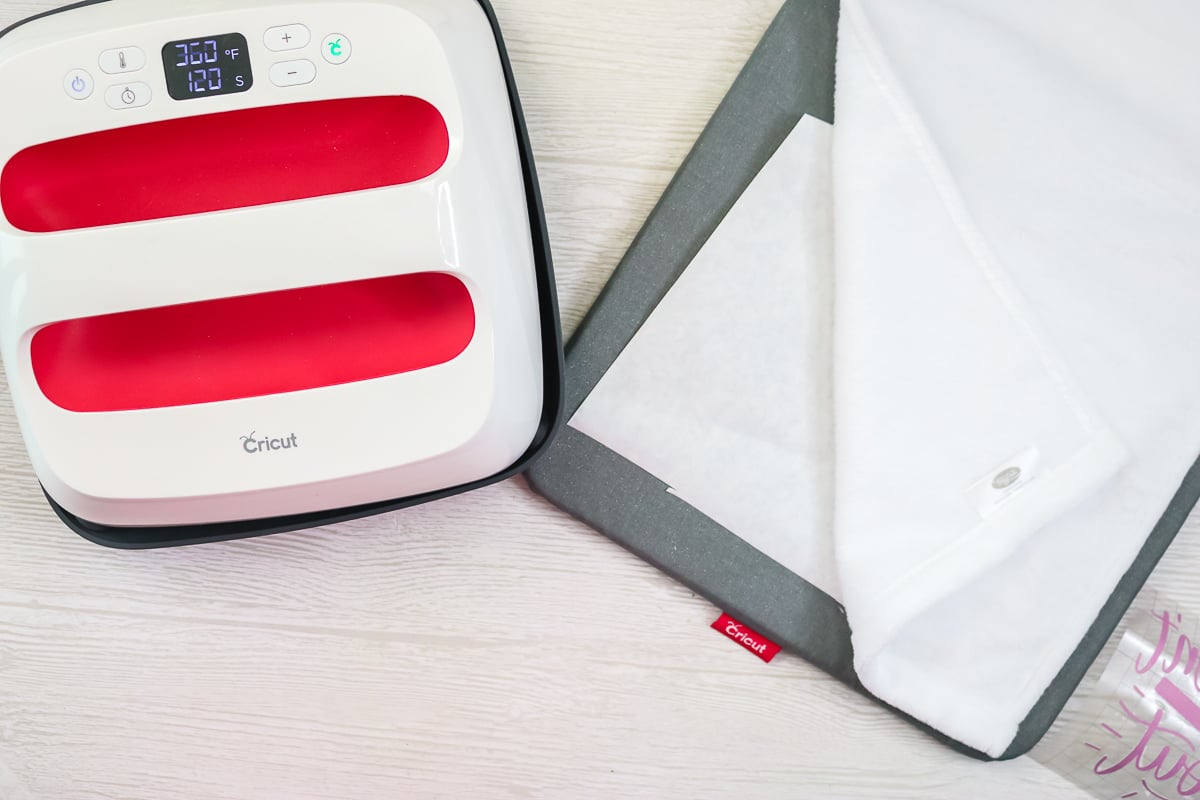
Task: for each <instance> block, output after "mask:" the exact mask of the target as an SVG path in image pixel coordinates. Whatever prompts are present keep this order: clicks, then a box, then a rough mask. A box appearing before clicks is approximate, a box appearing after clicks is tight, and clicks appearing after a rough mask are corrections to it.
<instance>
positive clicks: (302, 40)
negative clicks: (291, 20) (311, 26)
mask: <svg viewBox="0 0 1200 800" xmlns="http://www.w3.org/2000/svg"><path fill="white" fill-rule="evenodd" d="M311 39H312V34H310V33H309V32H308V28H306V27H304V26H303V25H299V24H297V25H280V26H278V27H275V28H268V29H267V32H266V33H265V34H263V44H265V45H266V46H267V49H268V50H273V51H274V52H276V53H278V52H280V51H282V50H299V49H300V48H302V47H308V42H309V40H311Z"/></svg>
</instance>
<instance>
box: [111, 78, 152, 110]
mask: <svg viewBox="0 0 1200 800" xmlns="http://www.w3.org/2000/svg"><path fill="white" fill-rule="evenodd" d="M104 102H106V103H108V106H109V108H115V109H118V110H119V109H124V108H141V107H142V106H144V105H148V104H149V103H150V86H149V85H148V84H145V83H129V84H125V85H123V86H110V87H108V91H106V92H105V93H104Z"/></svg>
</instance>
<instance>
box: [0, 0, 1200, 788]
mask: <svg viewBox="0 0 1200 800" xmlns="http://www.w3.org/2000/svg"><path fill="white" fill-rule="evenodd" d="M56 4H57V3H55V2H54V0H0V27H3V26H4V25H6V24H8V23H10V22H13V21H15V20H17V19H20V18H22V17H24V16H27V15H29V14H32V13H35V12H37V11H41V10H44V9H47V8H50V7H52V6H54V5H56ZM778 5H779V0H657V2H654V3H646V2H643V1H642V0H606V1H605V2H593V1H591V0H589V1H586V2H585V0H500V2H498V3H497V6H498V12H499V14H500V17H501V20H502V22H503V24H504V27H505V31H506V34H507V38H508V42H509V45H510V48H511V51H512V55H513V58H514V62H515V69H516V73H517V77H518V80H519V82H520V86H521V90H522V94H523V97H524V101H525V104H526V111H527V114H528V117H529V125H530V129H531V131H532V136H533V140H534V144H535V147H536V150H537V156H538V166H539V168H540V172H541V178H542V184H543V187H544V190H545V196H546V207H547V212H548V215H549V222H550V227H551V233H552V235H553V240H554V245H555V252H556V260H557V267H558V278H559V287H560V297H561V300H562V308H563V316H564V325H565V327H566V328H567V330H568V332H569V331H571V330H573V329H574V327H575V326H576V324H577V323H578V321H579V320H580V319H581V317H582V315H583V314H584V312H585V311H586V310H587V308H588V305H589V304H590V303H591V301H592V300H593V299H594V298H595V296H596V294H597V293H598V292H599V290H600V288H601V287H602V285H603V284H604V282H605V280H606V279H607V277H608V275H609V273H610V272H611V270H612V268H613V267H614V266H615V265H616V263H617V261H618V259H619V257H620V256H621V254H622V252H623V251H624V249H625V248H626V247H627V245H628V244H629V242H630V240H631V238H632V237H633V235H634V234H635V233H636V231H637V229H638V227H639V226H640V225H641V223H642V220H643V219H644V218H645V216H646V214H647V213H648V212H649V210H650V208H651V207H652V205H653V203H654V202H655V200H656V199H657V197H658V196H659V194H660V193H661V191H662V190H663V188H664V187H665V186H666V184H667V181H668V180H669V179H670V177H671V175H672V173H673V172H674V170H675V168H676V167H677V166H678V164H679V163H680V161H681V160H682V158H683V156H684V155H685V154H686V152H687V150H688V148H689V147H690V145H691V144H692V142H693V141H694V140H695V137H696V136H697V134H698V133H699V131H700V129H701V127H702V126H703V124H704V122H705V120H706V119H707V118H708V116H709V115H710V114H711V112H712V110H713V109H714V107H715V106H716V103H717V102H718V101H719V100H720V98H721V96H722V95H723V93H724V92H725V90H726V88H727V87H728V85H729V83H730V81H731V80H732V79H733V77H734V76H735V74H736V73H737V70H738V69H739V67H740V66H741V64H742V63H743V62H744V60H745V59H746V57H747V56H748V55H749V53H750V51H751V49H752V47H753V45H754V43H755V42H756V41H757V39H758V37H759V36H760V35H761V33H762V32H763V30H764V29H765V28H766V26H767V24H768V22H769V21H770V19H771V17H772V16H773V14H774V12H775V11H776V9H777V7H778ZM16 111H17V110H16V109H10V108H4V107H3V106H2V105H0V124H3V115H5V114H8V113H14V112H16ZM21 113H25V112H21ZM2 393H3V395H4V396H3V398H0V800H30V799H33V800H85V799H86V800H143V799H145V800H162V799H163V798H183V799H184V800H198V799H204V798H255V799H258V798H272V799H273V798H287V799H288V800H317V799H318V798H320V799H321V800H344V799H345V798H409V797H413V798H425V797H430V798H432V797H447V798H460V797H480V798H492V797H496V798H531V797H554V798H558V797H569V798H608V797H686V798H725V797H729V798H734V797H737V798H741V797H762V798H774V797H779V798H785V797H786V798H809V797H811V798H862V797H872V798H912V797H920V798H931V799H933V800H936V799H938V798H956V799H958V798H981V799H986V798H1006V799H1007V798H1013V797H1021V798H1025V800H1038V798H1070V797H1080V796H1082V793H1080V792H1079V791H1078V790H1076V789H1074V788H1073V787H1071V786H1069V785H1068V784H1066V783H1065V782H1064V781H1062V780H1061V779H1059V778H1058V777H1057V776H1055V775H1053V774H1052V773H1050V772H1048V771H1047V770H1045V769H1043V768H1042V767H1041V766H1039V765H1038V764H1036V763H1034V762H1032V761H1030V760H1028V759H1022V760H1020V761H1017V762H1015V763H1010V764H1002V765H985V764H979V763H976V762H972V761H970V760H967V759H965V758H962V757H959V756H956V755H954V754H952V753H950V752H948V751H947V750H945V749H943V748H942V747H940V746H938V745H937V744H935V743H933V742H932V741H931V740H928V739H927V738H926V737H924V736H923V735H921V734H918V733H916V732H914V731H913V730H912V729H911V728H909V727H908V726H907V725H905V724H904V723H902V722H900V721H898V720H897V719H896V718H894V717H892V716H891V715H889V714H887V713H885V712H883V711H881V710H879V709H878V708H876V707H874V706H873V705H871V704H869V703H867V702H866V701H864V700H862V699H860V698H858V697H857V696H855V695H853V694H851V693H850V692H849V691H847V690H845V689H843V688H842V687H841V686H840V685H838V684H836V683H835V682H833V681H832V680H830V679H828V678H826V677H825V676H824V675H822V674H821V673H820V672H818V671H817V670H815V669H812V668H811V667H809V666H807V665H806V664H804V663H803V662H801V661H799V660H798V659H795V658H791V657H781V658H780V659H777V660H776V662H775V663H774V664H772V665H770V666H769V667H768V666H764V665H763V664H761V663H760V662H758V661H757V660H756V659H754V658H753V657H751V656H750V655H749V654H747V653H745V652H744V651H741V650H740V649H738V648H737V647H735V646H733V645H732V644H731V643H729V642H728V641H726V640H725V639H723V638H721V637H720V636H718V635H717V634H716V633H714V632H712V631H710V630H709V629H708V628H707V626H708V624H709V623H710V622H711V621H712V620H713V619H715V617H716V614H717V612H716V610H715V609H713V608H712V607H711V606H709V604H708V603H706V602H704V601H703V600H701V599H699V598H697V597H695V596H693V595H692V594H691V593H690V592H688V591H687V590H686V589H684V588H682V587H680V586H679V585H677V584H675V583H673V582H672V581H670V580H669V579H667V578H665V577H663V576H661V575H660V574H658V573H657V572H656V571H655V570H654V569H652V568H651V567H649V566H646V565H645V564H643V563H641V562H640V561H638V560H637V559H636V558H634V557H633V556H631V555H628V554H627V553H625V552H624V551H622V550H621V549H619V548H618V547H616V546H615V545H613V544H611V543H610V542H608V541H607V540H606V539H604V538H602V537H601V536H599V535H597V534H596V533H594V532H592V531H591V530H590V529H588V528H586V527H585V526H583V525H582V524H579V523H577V522H575V521H573V520H571V519H570V518H568V517H566V516H565V515H563V514H562V513H559V512H558V511H556V510H555V509H554V508H552V507H551V506H549V505H548V504H547V503H545V502H543V501H542V500H540V499H539V498H537V497H536V496H535V495H533V494H532V493H531V492H530V491H529V490H528V488H527V487H526V486H525V485H524V484H523V483H522V482H520V481H519V480H518V481H510V482H508V483H505V484H503V485H500V486H496V487H494V488H491V489H487V490H484V491H481V492H477V493H475V494H472V495H468V496H463V497H459V498H455V499H451V500H447V501H444V502H441V503H436V504H433V505H429V506H425V507H422V508H418V509H413V510H409V511H405V512H401V513H397V514H391V515H387V516H384V517H379V518H376V519H372V520H367V521H362V522H358V523H353V524H348V525H341V526H336V527H333V528H329V529H325V530H320V531H314V532H307V533H300V534H291V535H283V536H277V537H273V538H267V539H259V540H253V541H246V542H239V543H231V544H223V545H213V546H208V547H201V548H191V549H184V550H173V551H160V552H152V553H120V552H113V551H108V550H104V549H101V548H99V547H96V546H94V545H91V544H88V543H86V542H84V541H83V540H82V539H79V538H78V537H76V536H75V535H74V534H71V533H69V532H68V531H67V530H66V529H65V528H63V527H62V526H61V525H60V524H59V523H58V522H57V521H56V520H55V518H54V517H53V515H52V514H51V512H50V511H49V509H48V508H47V507H46V506H45V503H44V502H43V500H42V497H41V495H40V493H39V491H38V488H37V483H36V481H35V479H34V477H33V474H32V472H31V470H30V467H29V464H28V461H27V459H26V456H25V453H24V449H23V447H22V444H21V440H20V436H19V433H18V431H17V427H16V423H15V421H14V419H13V416H12V412H11V410H10V406H9V403H8V398H7V391H6V390H3V392H2ZM1197 533H1198V530H1197V527H1196V526H1195V525H1194V524H1193V525H1191V526H1190V527H1189V528H1188V529H1187V530H1185V531H1184V533H1183V534H1181V536H1180V538H1179V540H1178V542H1177V543H1176V545H1175V546H1174V548H1173V550H1172V552H1171V554H1170V555H1169V556H1168V558H1167V560H1166V561H1165V562H1164V564H1163V566H1162V567H1161V568H1160V570H1159V574H1158V576H1157V577H1156V582H1157V583H1158V584H1159V585H1160V586H1163V587H1164V588H1165V589H1166V590H1167V591H1169V592H1170V593H1171V594H1173V595H1175V596H1176V597H1178V598H1180V599H1183V600H1184V601H1186V602H1188V603H1189V604H1191V605H1192V607H1197V608H1200V591H1197V589H1195V588H1193V582H1192V581H1191V580H1190V565H1191V564H1195V563H1196V561H1197V559H1198V558H1200V536H1198V535H1197Z"/></svg>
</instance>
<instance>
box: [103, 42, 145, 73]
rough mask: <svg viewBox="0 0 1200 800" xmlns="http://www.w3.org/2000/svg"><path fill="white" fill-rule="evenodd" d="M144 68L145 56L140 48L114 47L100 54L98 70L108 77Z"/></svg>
mask: <svg viewBox="0 0 1200 800" xmlns="http://www.w3.org/2000/svg"><path fill="white" fill-rule="evenodd" d="M144 66H146V54H145V53H143V52H142V49H141V48H140V47H114V48H113V49H112V50H105V51H104V52H103V53H101V54H100V69H102V70H104V71H105V72H107V73H108V74H109V75H120V74H121V73H122V72H137V71H138V70H139V69H141V68H142V67H144Z"/></svg>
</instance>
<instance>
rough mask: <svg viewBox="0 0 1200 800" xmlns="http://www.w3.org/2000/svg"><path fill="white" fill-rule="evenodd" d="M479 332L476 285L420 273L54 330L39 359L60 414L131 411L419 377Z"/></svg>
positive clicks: (43, 384)
mask: <svg viewBox="0 0 1200 800" xmlns="http://www.w3.org/2000/svg"><path fill="white" fill-rule="evenodd" d="M474 335H475V307H474V305H473V304H472V302H471V296H470V293H469V292H468V290H467V287H466V286H465V285H464V284H463V283H462V281H460V280H459V279H458V278H455V277H454V276H452V275H446V274H444V273H439V272H423V273H418V274H415V275H401V276H396V277H389V278H375V279H371V280H365V281H355V282H352V283H339V284H333V285H329V286H317V287H311V288H305V289H290V290H287V291H282V292H271V293H268V294H258V295H248V296H245V297H233V298H226V299H221V300H207V301H203V302H198V303H188V304H186V305H178V306H165V307H162V308H151V309H145V310H140V311H130V312H125V313H120V314H107V315H104V316H99V317H87V318H84V319H74V320H69V321H66V322H56V323H54V324H51V325H48V326H46V327H45V328H42V329H41V330H39V331H38V332H37V333H36V334H35V335H34V337H33V343H32V353H31V357H32V360H33V373H34V376H35V377H36V379H37V383H38V386H39V387H40V388H41V390H42V393H43V394H45V396H46V397H47V398H48V399H49V400H50V402H52V403H54V404H55V405H57V406H60V407H61V408H64V409H66V410H68V411H75V412H111V411H134V410H141V409H150V408H167V407H171V406H186V405H194V404H197V403H214V402H220V401H226V400H238V399H242V398H247V397H262V396H264V395H272V394H281V393H283V392H298V391H304V390H308V389H317V388H320V387H323V386H339V385H342V384H346V383H354V382H357V381H366V380H372V379H374V378H382V377H385V376H388V375H398V374H401V373H404V372H412V371H414V370H419V369H424V368H427V367H433V366H436V365H438V364H444V363H446V362H448V361H451V360H453V359H454V358H456V357H457V356H458V355H459V354H461V353H462V352H463V350H465V349H466V347H467V345H468V344H470V342H471V339H472V338H473V337H474Z"/></svg>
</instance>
